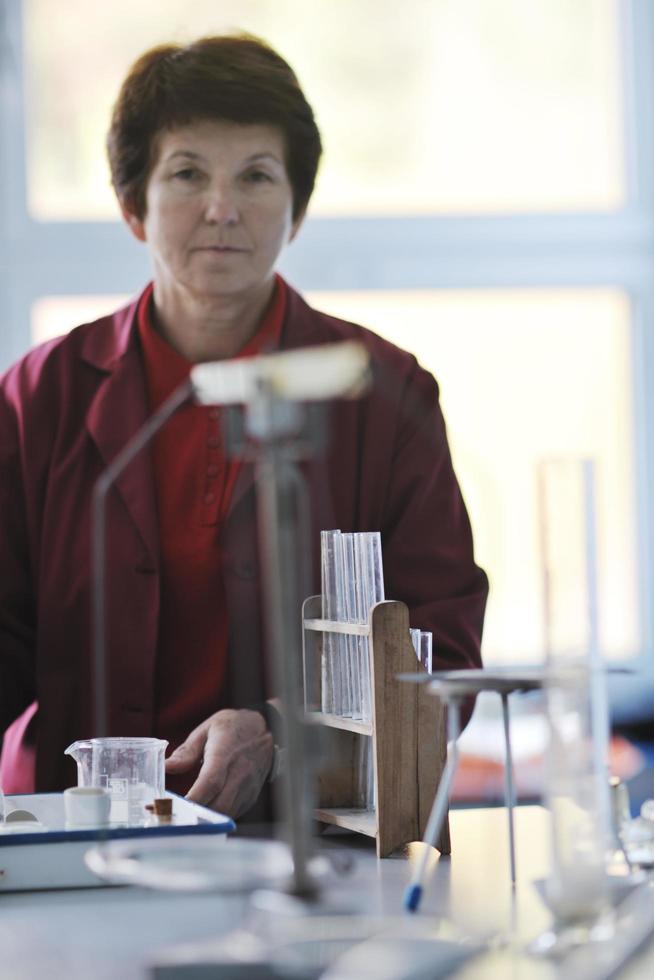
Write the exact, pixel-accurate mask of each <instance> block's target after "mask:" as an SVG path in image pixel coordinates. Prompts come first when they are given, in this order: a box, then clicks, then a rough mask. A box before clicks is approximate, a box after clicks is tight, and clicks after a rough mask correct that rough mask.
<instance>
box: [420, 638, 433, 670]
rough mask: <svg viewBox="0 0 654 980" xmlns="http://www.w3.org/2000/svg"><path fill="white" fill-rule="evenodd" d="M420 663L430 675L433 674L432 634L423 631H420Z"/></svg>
mask: <svg viewBox="0 0 654 980" xmlns="http://www.w3.org/2000/svg"><path fill="white" fill-rule="evenodd" d="M418 659H419V660H420V663H421V664H422V666H423V667H424V668H425V670H426V671H427V673H428V674H431V673H432V634H431V633H429V632H427V631H425V630H421V631H420V656H419V658H418Z"/></svg>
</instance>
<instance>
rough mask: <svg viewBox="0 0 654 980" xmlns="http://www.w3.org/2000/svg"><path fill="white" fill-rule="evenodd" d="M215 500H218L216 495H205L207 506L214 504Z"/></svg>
mask: <svg viewBox="0 0 654 980" xmlns="http://www.w3.org/2000/svg"><path fill="white" fill-rule="evenodd" d="M215 499H216V495H215V493H205V495H204V502H205V504H212V503H213V502H214V500H215Z"/></svg>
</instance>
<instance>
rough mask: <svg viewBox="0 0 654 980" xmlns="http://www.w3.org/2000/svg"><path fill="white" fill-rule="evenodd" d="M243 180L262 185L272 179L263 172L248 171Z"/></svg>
mask: <svg viewBox="0 0 654 980" xmlns="http://www.w3.org/2000/svg"><path fill="white" fill-rule="evenodd" d="M245 179H246V180H247V181H249V182H250V183H251V184H264V183H267V182H269V181H271V180H272V177H271V176H270V174H268V173H266V171H265V170H249V171H248V172H247V174H246V175H245Z"/></svg>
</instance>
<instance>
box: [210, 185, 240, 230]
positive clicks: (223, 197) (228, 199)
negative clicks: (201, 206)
mask: <svg viewBox="0 0 654 980" xmlns="http://www.w3.org/2000/svg"><path fill="white" fill-rule="evenodd" d="M205 220H206V221H207V222H209V224H215V225H233V224H236V222H237V221H238V208H237V206H236V200H235V197H234V194H233V192H232V191H231V190H229V189H228V188H226V187H212V188H211V189H210V190H209V192H208V196H207V203H206V208H205Z"/></svg>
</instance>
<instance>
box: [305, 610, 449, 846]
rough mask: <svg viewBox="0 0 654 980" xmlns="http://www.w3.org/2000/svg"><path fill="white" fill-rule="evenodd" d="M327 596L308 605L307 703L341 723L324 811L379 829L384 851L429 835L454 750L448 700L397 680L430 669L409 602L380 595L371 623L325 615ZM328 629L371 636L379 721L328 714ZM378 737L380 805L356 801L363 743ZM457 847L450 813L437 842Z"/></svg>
mask: <svg viewBox="0 0 654 980" xmlns="http://www.w3.org/2000/svg"><path fill="white" fill-rule="evenodd" d="M321 614H322V600H321V597H320V596H311V597H310V598H308V599H306V600H305V602H304V605H303V609H302V617H303V654H304V683H305V703H306V706H307V713H308V715H309V717H310V718H311V719H312V720H313V721H316V722H319V723H320V724H322V725H326V726H327V727H329V728H330V729H333V732H332V733H331V734H332V736H333V737H332V739H331V742H332V745H331V749H332V751H331V753H330V758H329V760H328V762H327V763H326V765H325V767H324V768H322V769H320V770H319V772H318V779H317V783H318V807H317V809H316V813H315V816H316V819H317V820H318V821H320V822H321V823H326V824H336V825H337V826H339V827H345V828H347V829H348V830H352V831H356V832H357V833H360V834H366V835H367V836H368V837H374V838H375V840H376V843H377V856H378V857H388V855H389V854H392V853H393V852H394V851H396V850H397V849H398V848H401V847H404V846H405V845H406V844H408V843H410V842H411V841H415V840H420V839H421V838H422V836H423V833H424V830H425V827H426V824H427V819H428V817H429V811H430V809H431V805H432V802H433V799H434V796H435V793H436V788H437V786H438V783H439V781H440V778H441V773H442V771H443V768H444V765H445V761H446V757H447V742H446V734H445V708H444V706H443V704H442V702H441V699H440V698H437V697H434V696H433V695H430V694H428V693H427V690H426V685H424V684H411V683H410V682H407V681H399V680H397V674H406V673H415V672H416V671H417V672H419V673H424V668H423V667H422V666H421V664H420V663H419V662H418V660H417V658H416V654H415V651H414V649H413V645H412V643H411V637H410V634H409V612H408V609H407V607H406V605H405V604H404V603H403V602H388V601H387V602H379V603H377V605H375V606H373V608H372V609H371V610H370V616H369V619H368V623H367V624H356V623H341V622H333V621H329V620H324V619H321V618H320V616H321ZM325 633H341V634H345V635H354V636H367V637H368V638H369V641H370V642H369V651H370V687H371V701H372V721H371V722H362V721H356V720H354V719H352V718H344V717H341V716H340V715H331V714H326V713H324V712H322V711H321V710H320V705H321V689H320V685H321V654H322V638H323V637H324V635H325ZM362 738H369V739H371V740H372V759H373V768H374V787H375V801H376V806H375V809H374V810H369V809H365V808H362V807H357V806H356V805H354V801H355V795H356V770H357V758H358V755H359V753H358V751H357V749H358V748H359V749H360V746H359V747H358V746H357V744H356V743H357V740H358V739H362ZM436 846H437V848H438V850H439V851H440V852H441V854H449V853H450V833H449V824H448V821H447V818H446V819H445V821H444V824H443V830H442V832H441V835H440V837H439V839H438V841H437V842H436Z"/></svg>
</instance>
